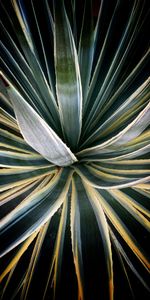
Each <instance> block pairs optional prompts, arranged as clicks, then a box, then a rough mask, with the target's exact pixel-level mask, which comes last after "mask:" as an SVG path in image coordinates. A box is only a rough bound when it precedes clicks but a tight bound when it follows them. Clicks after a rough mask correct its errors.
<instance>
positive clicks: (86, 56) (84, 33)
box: [78, 0, 94, 105]
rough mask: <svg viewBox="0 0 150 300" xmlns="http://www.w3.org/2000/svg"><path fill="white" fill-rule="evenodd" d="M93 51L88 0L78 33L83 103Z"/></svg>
mask: <svg viewBox="0 0 150 300" xmlns="http://www.w3.org/2000/svg"><path fill="white" fill-rule="evenodd" d="M93 53H94V25H93V16H92V3H91V1H89V0H86V1H85V4H84V15H83V23H82V28H81V34H80V41H79V50H78V59H79V65H80V72H81V82H82V91H83V105H84V104H85V102H86V100H87V95H88V89H89V84H90V78H91V70H92V63H93Z"/></svg>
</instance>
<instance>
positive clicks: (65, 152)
mask: <svg viewBox="0 0 150 300" xmlns="http://www.w3.org/2000/svg"><path fill="white" fill-rule="evenodd" d="M9 96H10V99H11V101H12V103H13V105H14V110H15V114H16V118H17V121H18V125H19V127H20V130H21V133H22V135H23V137H24V139H25V140H26V142H27V143H28V144H29V145H30V146H32V147H33V149H35V150H36V151H37V152H39V153H40V154H41V155H42V156H43V157H45V158H46V159H47V160H49V161H50V162H52V163H54V164H56V165H59V166H67V165H70V164H72V163H73V162H75V161H77V159H76V158H75V156H74V154H73V153H72V152H71V151H70V149H69V148H68V147H67V146H66V145H65V144H64V143H63V142H62V141H61V139H60V138H59V137H58V136H57V134H56V133H55V132H54V131H53V129H51V128H50V127H49V126H48V125H47V124H46V122H45V121H44V120H43V119H42V118H41V117H40V116H39V115H38V114H37V113H36V112H35V111H34V109H33V108H32V107H31V106H30V105H29V104H28V103H27V102H26V101H25V100H24V99H23V98H22V97H21V95H20V94H19V93H18V92H17V91H14V90H12V89H10V90H9Z"/></svg>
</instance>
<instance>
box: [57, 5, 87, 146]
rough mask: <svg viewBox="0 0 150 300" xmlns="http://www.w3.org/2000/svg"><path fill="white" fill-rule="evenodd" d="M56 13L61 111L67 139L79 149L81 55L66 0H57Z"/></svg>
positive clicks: (58, 94) (58, 89)
mask: <svg viewBox="0 0 150 300" xmlns="http://www.w3.org/2000/svg"><path fill="white" fill-rule="evenodd" d="M54 12H55V14H54V16H55V18H54V57H55V70H56V90H57V98H58V105H59V113H60V118H61V124H62V128H63V133H64V136H65V139H66V142H67V144H69V145H70V147H71V149H73V150H74V149H76V148H77V145H78V141H79V137H80V134H81V126H82V89H81V79H80V71H79V64H78V57H77V52H76V48H75V43H74V39H73V35H72V32H71V28H70V24H69V21H68V17H67V15H66V11H65V8H64V4H63V1H61V3H58V1H54ZM68 124H69V126H68ZM72 136H73V138H72Z"/></svg>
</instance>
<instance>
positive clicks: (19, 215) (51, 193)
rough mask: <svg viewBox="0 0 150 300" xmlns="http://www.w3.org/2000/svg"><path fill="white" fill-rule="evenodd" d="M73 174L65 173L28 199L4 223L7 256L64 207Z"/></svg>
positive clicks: (1, 251) (0, 251) (3, 247)
mask: <svg viewBox="0 0 150 300" xmlns="http://www.w3.org/2000/svg"><path fill="white" fill-rule="evenodd" d="M70 180H71V171H70V170H68V169H67V168H65V169H64V170H63V169H62V170H61V171H60V172H59V173H58V174H56V176H55V177H54V178H53V180H51V181H50V182H48V183H47V184H46V186H44V187H43V188H41V189H39V190H37V191H35V192H34V193H32V194H31V195H29V196H28V197H27V198H25V199H24V201H22V202H21V203H20V204H19V205H18V206H17V207H16V208H15V209H14V210H12V211H11V212H10V213H9V214H7V215H6V216H5V217H4V218H3V219H2V220H1V241H2V243H1V247H0V255H1V256H3V255H4V254H6V253H7V252H9V251H10V250H11V249H13V248H14V247H16V246H17V245H18V244H20V243H21V242H23V241H24V240H25V239H26V238H27V237H29V236H30V235H31V234H32V233H34V232H35V231H36V230H37V229H39V228H40V227H41V226H42V225H43V224H45V223H46V222H47V221H48V220H49V219H50V218H51V216H53V215H54V213H55V212H56V211H57V210H58V208H59V207H60V206H61V205H62V203H63V201H64V199H65V197H66V194H67V192H68V189H69V184H70ZM13 232H16V235H15V238H14V236H13V234H12V233H13Z"/></svg>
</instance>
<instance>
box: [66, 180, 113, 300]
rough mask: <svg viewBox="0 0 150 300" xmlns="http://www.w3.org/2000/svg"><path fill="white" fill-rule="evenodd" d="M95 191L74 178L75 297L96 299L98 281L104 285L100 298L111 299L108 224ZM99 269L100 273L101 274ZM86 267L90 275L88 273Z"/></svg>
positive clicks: (72, 226)
mask: <svg viewBox="0 0 150 300" xmlns="http://www.w3.org/2000/svg"><path fill="white" fill-rule="evenodd" d="M95 192H96V191H95V190H94V189H93V188H91V187H89V186H88V185H87V184H85V182H84V181H83V183H82V181H81V179H80V178H79V176H77V175H74V177H73V183H72V200H71V234H72V250H73V256H74V264H75V268H76V275H77V279H78V298H79V299H86V298H87V297H88V298H92V297H94V298H95V295H97V291H96V287H97V284H95V283H98V282H99V285H100V286H102V285H103V290H101V291H102V296H103V298H104V299H113V271H112V254H111V246H110V238H109V232H108V225H107V222H106V218H105V215H104V212H103V210H102V207H101V205H100V203H99V199H98V197H97V196H96V194H95ZM99 247H100V248H99ZM99 249H101V255H98V253H99ZM102 266H103V268H104V269H103V270H104V271H103V273H101V272H100V270H101V267H102ZM104 266H105V267H104ZM88 268H90V272H87V270H88ZM91 272H92V278H91V275H90V274H91ZM100 274H101V276H100ZM100 278H101V279H100Z"/></svg>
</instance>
